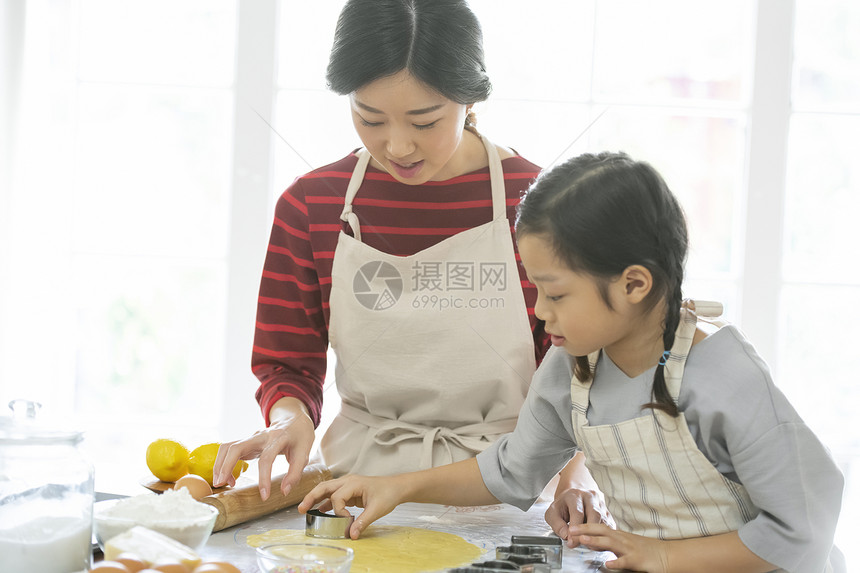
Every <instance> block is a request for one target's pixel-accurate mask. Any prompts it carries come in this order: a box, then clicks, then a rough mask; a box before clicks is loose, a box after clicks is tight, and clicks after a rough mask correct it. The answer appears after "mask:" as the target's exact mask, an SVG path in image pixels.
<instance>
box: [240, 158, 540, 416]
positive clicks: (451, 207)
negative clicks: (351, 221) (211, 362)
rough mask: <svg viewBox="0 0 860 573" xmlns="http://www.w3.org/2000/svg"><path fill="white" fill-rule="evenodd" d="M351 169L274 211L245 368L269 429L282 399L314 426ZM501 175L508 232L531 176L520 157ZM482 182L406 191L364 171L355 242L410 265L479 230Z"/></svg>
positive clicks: (321, 173)
mask: <svg viewBox="0 0 860 573" xmlns="http://www.w3.org/2000/svg"><path fill="white" fill-rule="evenodd" d="M355 163H356V157H355V155H353V154H350V155H348V156H347V157H345V158H343V159H341V160H340V161H337V162H336V163H333V164H331V165H327V166H325V167H322V168H320V169H317V170H315V171H312V172H311V173H308V174H307V175H304V176H303V177H300V178H298V179H297V180H296V181H295V182H294V183H293V184H292V185H291V186H290V187H289V188H288V189H287V190H286V191H285V192H284V193H283V195H282V196H281V198H280V199H279V200H278V204H277V206H276V208H275V219H274V224H273V225H272V233H271V237H270V239H269V248H268V251H267V253H266V262H265V266H264V270H263V276H262V279H261V281H260V297H259V299H258V306H257V326H256V332H255V337H254V349H253V354H252V359H251V362H252V370H253V372H254V374H255V375H256V376H257V378H259V380H260V387H259V388H258V390H257V393H256V397H257V401H258V402H259V403H260V407H261V409H262V411H263V414H264V416H266V423H267V424H268V423H269V420H268V412H269V409H270V408H271V407H272V405H273V404H274V403H275V402H276V401H277V400H278V399H280V398H282V397H286V396H292V397H295V398H298V399H299V400H301V401H302V402H304V403H305V404H306V405H307V407H308V410H309V412H310V414H311V417H312V418H313V420H314V423H317V424H318V423H319V416H320V410H321V407H322V387H323V382H324V380H325V373H326V350H327V349H328V321H329V304H328V303H329V295H330V292H331V267H332V261H333V258H334V249H335V246H336V245H337V238H338V234H339V233H340V231H341V230H342V229H343V230H344V231H346V232H350V231H349V227H348V226H347V225H345V224H344V223H342V222H341V220H340V213H341V210H342V209H343V202H344V195H345V193H346V186H347V184H348V182H349V178H350V177H351V175H352V170H353V168H354V167H355ZM502 166H503V169H504V172H505V193H506V204H507V215H508V220H509V221H510V222H511V228H512V229H513V224H514V221H515V217H516V206H517V204H518V203H519V200H520V198H521V196H522V194H523V192H524V191H525V190H526V189H527V188H528V186H529V184H530V183H531V182H532V181H533V180H534V178H535V177H536V176H537V174H538V172H539V168H538V167H537V166H536V165H534V164H532V163H530V162H529V161H527V160H525V159H523V158H522V157H519V156H515V157H510V158H508V159H505V160H504V161H503V162H502ZM489 182H490V174H489V169H487V168H484V169H480V170H478V171H474V172H472V173H466V174H464V175H461V176H459V177H455V178H453V179H449V180H447V181H433V182H428V183H425V184H424V185H405V184H403V183H400V182H398V181H397V180H396V179H394V178H393V177H391V175H389V174H388V173H386V172H384V171H379V170H378V169H374V168H373V167H372V166H369V167H368V170H367V174H366V175H365V179H364V183H363V184H362V187H361V190H360V191H359V193H358V195H357V196H356V198H355V201H354V202H353V210H354V212H355V213H356V215H357V216H358V218H359V221H360V223H361V238H362V241H363V242H365V243H366V244H368V245H369V246H371V247H373V248H375V249H378V250H380V251H384V252H387V253H390V254H393V255H398V256H408V255H413V254H415V253H417V252H419V251H421V250H424V249H426V248H429V247H431V246H433V245H435V244H436V243H438V242H440V241H442V240H443V239H445V238H447V237H450V236H453V235H455V234H457V233H459V232H461V231H464V230H466V229H471V228H473V227H477V226H478V225H482V224H484V223H487V222H489V221H490V220H491V218H492V199H491V197H490V184H489ZM350 233H351V232H350ZM511 240H512V241H513V240H514V238H513V235H512V236H511ZM514 248H515V249H516V243H514ZM517 260H519V254H517ZM519 268H520V277H521V280H522V285H523V292H524V294H525V300H526V304H527V305H528V312H529V320H530V322H531V325H532V332H533V334H534V336H535V341H536V343H535V353H536V356H538V357H540V356H542V355H543V352H544V351H545V350H546V336H545V335H544V332H543V324H542V323H541V322H540V321H538V320H536V319H535V316H534V302H535V297H536V296H537V295H536V291H535V289H534V287H533V286H532V285H530V284H529V283H528V281H527V280H526V277H525V271H524V270H523V269H522V266H521V265H520V267H519Z"/></svg>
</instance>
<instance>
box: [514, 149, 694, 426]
mask: <svg viewBox="0 0 860 573" xmlns="http://www.w3.org/2000/svg"><path fill="white" fill-rule="evenodd" d="M516 229H517V237H523V236H525V235H540V236H541V237H543V238H545V239H546V240H548V241H549V242H550V244H551V245H552V247H553V250H554V254H555V255H556V256H557V257H558V259H559V260H560V261H561V262H562V263H563V264H565V265H566V266H568V267H569V268H570V269H571V270H573V271H575V272H579V273H585V274H588V275H590V276H593V277H594V278H595V279H596V280H597V284H598V287H599V289H600V294H601V297H602V298H603V300H604V302H606V304H607V305H608V306H609V307H610V308H611V304H610V301H609V296H608V284H609V281H610V280H611V279H612V278H614V277H617V276H618V275H620V274H621V273H622V272H623V271H624V269H626V268H627V267H629V266H631V265H642V266H644V267H645V268H647V269H648V270H649V271H650V272H651V275H652V277H653V287H652V289H651V292H650V293H649V294H648V296H647V298H646V299H645V302H646V303H647V305H648V307H647V308H649V309H650V308H654V306H656V305H657V304H658V302H659V301H660V300H661V299H662V300H664V301H665V303H666V318H665V320H664V324H663V348H664V350H671V348H672V344H673V343H674V341H675V330H676V329H677V327H678V322H679V320H680V310H681V303H682V295H681V283H682V282H683V280H684V263H685V261H686V258H687V246H688V239H687V225H686V221H685V217H684V213H683V210H682V209H681V206H680V204H679V203H678V200H677V199H676V198H675V196H674V195H673V194H672V192H671V191H670V190H669V188H668V186H667V185H666V182H665V181H664V180H663V178H662V177H661V176H660V174H659V173H657V171H656V170H655V169H654V168H653V167H651V166H650V165H649V164H647V163H644V162H641V161H634V160H632V159H631V158H630V157H629V156H628V155H627V154H625V153H610V152H604V153H600V154H596V155H593V154H585V155H580V156H578V157H575V158H573V159H570V160H568V161H566V162H565V163H562V164H560V165H558V166H557V167H555V168H553V169H551V170H548V171H546V172H544V173H543V174H542V175H541V176H540V177H539V178H538V179H537V181H535V183H534V184H533V185H532V186H531V188H530V189H529V191H528V193H527V194H526V196H525V198H524V199H523V201H522V202H521V204H520V206H519V213H518V217H517V227H516ZM663 370H664V368H663V366H662V365H660V364H658V366H657V370H656V372H655V373H654V383H653V386H652V400H653V401H652V402H651V403H649V404H645V405H644V407H650V408H657V409H660V410H663V411H665V412H667V413H669V414H670V415H672V416H677V415H678V407H677V405H676V404H675V402H674V401H673V400H672V397H671V395H670V394H669V391H668V389H667V387H666V380H665V378H664V372H663ZM576 374H577V376H578V377H579V378H580V379H581V380H583V381H585V380H590V379H591V378H592V376H593V372H592V371H591V366H590V364H589V362H588V357H587V356H577V357H576Z"/></svg>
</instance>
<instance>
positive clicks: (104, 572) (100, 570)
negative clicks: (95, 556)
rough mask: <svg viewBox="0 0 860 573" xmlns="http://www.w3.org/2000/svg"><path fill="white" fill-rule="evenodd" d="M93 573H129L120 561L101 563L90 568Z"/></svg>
mask: <svg viewBox="0 0 860 573" xmlns="http://www.w3.org/2000/svg"><path fill="white" fill-rule="evenodd" d="M90 571H92V572H93V573H129V570H128V568H127V567H126V566H125V565H123V564H122V563H120V562H118V561H99V562H98V563H96V564H95V565H93V566H92V567H91V568H90Z"/></svg>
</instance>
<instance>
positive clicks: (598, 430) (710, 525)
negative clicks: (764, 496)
mask: <svg viewBox="0 0 860 573" xmlns="http://www.w3.org/2000/svg"><path fill="white" fill-rule="evenodd" d="M697 314H698V316H701V317H717V316H719V315H720V314H722V305H721V304H719V303H714V302H705V301H691V300H687V301H685V302H684V304H683V307H682V309H681V320H680V324H679V326H678V330H677V332H676V334H675V343H674V344H673V346H672V350H671V352H670V356H669V359H668V360H667V362H666V366H665V370H664V375H665V379H666V386H667V388H668V390H669V393H670V395H671V396H672V398H673V399H674V400H675V401H676V402H677V401H678V395H679V393H680V391H681V379H682V377H683V375H684V365H685V363H686V361H687V356H688V355H689V352H690V347H691V346H692V343H693V335H694V334H695V333H696V322H697V320H698V317H697ZM597 357H598V353H594V354H592V355H590V356H589V360H590V361H591V362H592V368H594V365H595V363H596V361H597ZM590 388H591V382H590V381H589V382H580V381H579V380H578V379H577V378H576V376H574V377H573V380H572V381H571V387H570V393H571V402H572V404H571V406H572V407H571V417H572V421H573V431H574V435H575V437H576V443H577V444H578V445H579V447H580V448H581V449H582V451H583V453H584V454H585V459H586V466H587V467H588V469H589V471H590V472H591V475H592V476H593V477H594V480H595V481H596V482H597V484H598V485H599V486H600V489H601V491H603V493H604V494H605V495H606V499H607V506H608V508H609V511H610V512H611V513H612V516H613V518H615V521H616V523H617V524H618V528H619V529H620V530H623V531H627V532H630V533H634V534H637V535H643V536H646V537H650V538H656V539H684V538H691V537H705V536H710V535H718V534H721V533H727V532H730V531H736V530H738V529H739V528H740V526H741V525H743V524H744V523H746V522H748V521H750V520H752V519H753V518H754V517H755V516H756V515H757V514H758V511H759V510H758V509H757V508H756V507H755V505H754V504H753V502H752V500H751V499H750V496H749V494H748V493H747V491H746V489H745V488H744V486H743V485H741V484H739V483H736V482H733V481H731V480H729V479H728V478H726V477H725V476H723V475H722V474H721V473H720V472H719V471H717V469H716V468H714V466H713V464H711V462H710V461H709V460H708V459H707V457H705V455H704V454H703V453H702V452H701V451H700V450H699V448H698V447H697V446H696V441H695V439H694V438H693V436H692V434H691V433H690V430H689V428H688V427H687V422H686V419H685V418H684V414H683V413H681V414H680V415H679V416H678V417H677V418H673V417H672V416H670V415H669V414H666V413H665V412H663V411H661V410H655V409H651V410H650V411H649V413H648V414H646V415H644V416H640V417H638V418H634V419H631V420H626V421H624V422H621V423H618V424H607V425H602V426H590V425H589V424H588V420H587V419H586V410H587V408H588V394H589V389H590ZM779 571H781V570H779ZM830 571H832V569H831V568H830V565H829V564H828V566H827V568H826V569H825V572H830Z"/></svg>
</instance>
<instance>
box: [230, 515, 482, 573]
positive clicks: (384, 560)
mask: <svg viewBox="0 0 860 573" xmlns="http://www.w3.org/2000/svg"><path fill="white" fill-rule="evenodd" d="M303 542H312V543H322V544H325V545H337V546H341V547H351V548H352V550H353V551H354V552H355V557H354V558H353V562H352V568H351V569H350V572H351V573H423V572H426V571H439V570H444V569H449V568H451V567H458V566H460V565H465V564H468V563H471V562H472V561H474V560H475V559H477V558H478V557H480V556H481V555H482V554H483V553H484V551H483V550H482V549H481V548H480V547H478V546H477V545H473V544H471V543H469V542H468V541H466V540H465V539H463V538H462V537H460V536H459V535H454V534H453V533H444V532H442V531H432V530H430V529H421V528H418V527H404V526H398V525H373V526H371V527H368V528H367V530H366V531H365V532H364V534H363V535H362V536H361V538H359V539H356V540H352V539H319V538H315V537H308V536H306V535H305V532H304V530H297V529H272V530H269V531H267V532H265V533H261V534H259V535H249V536H248V539H247V543H248V545H250V546H251V547H260V546H261V545H265V544H267V543H303Z"/></svg>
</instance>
